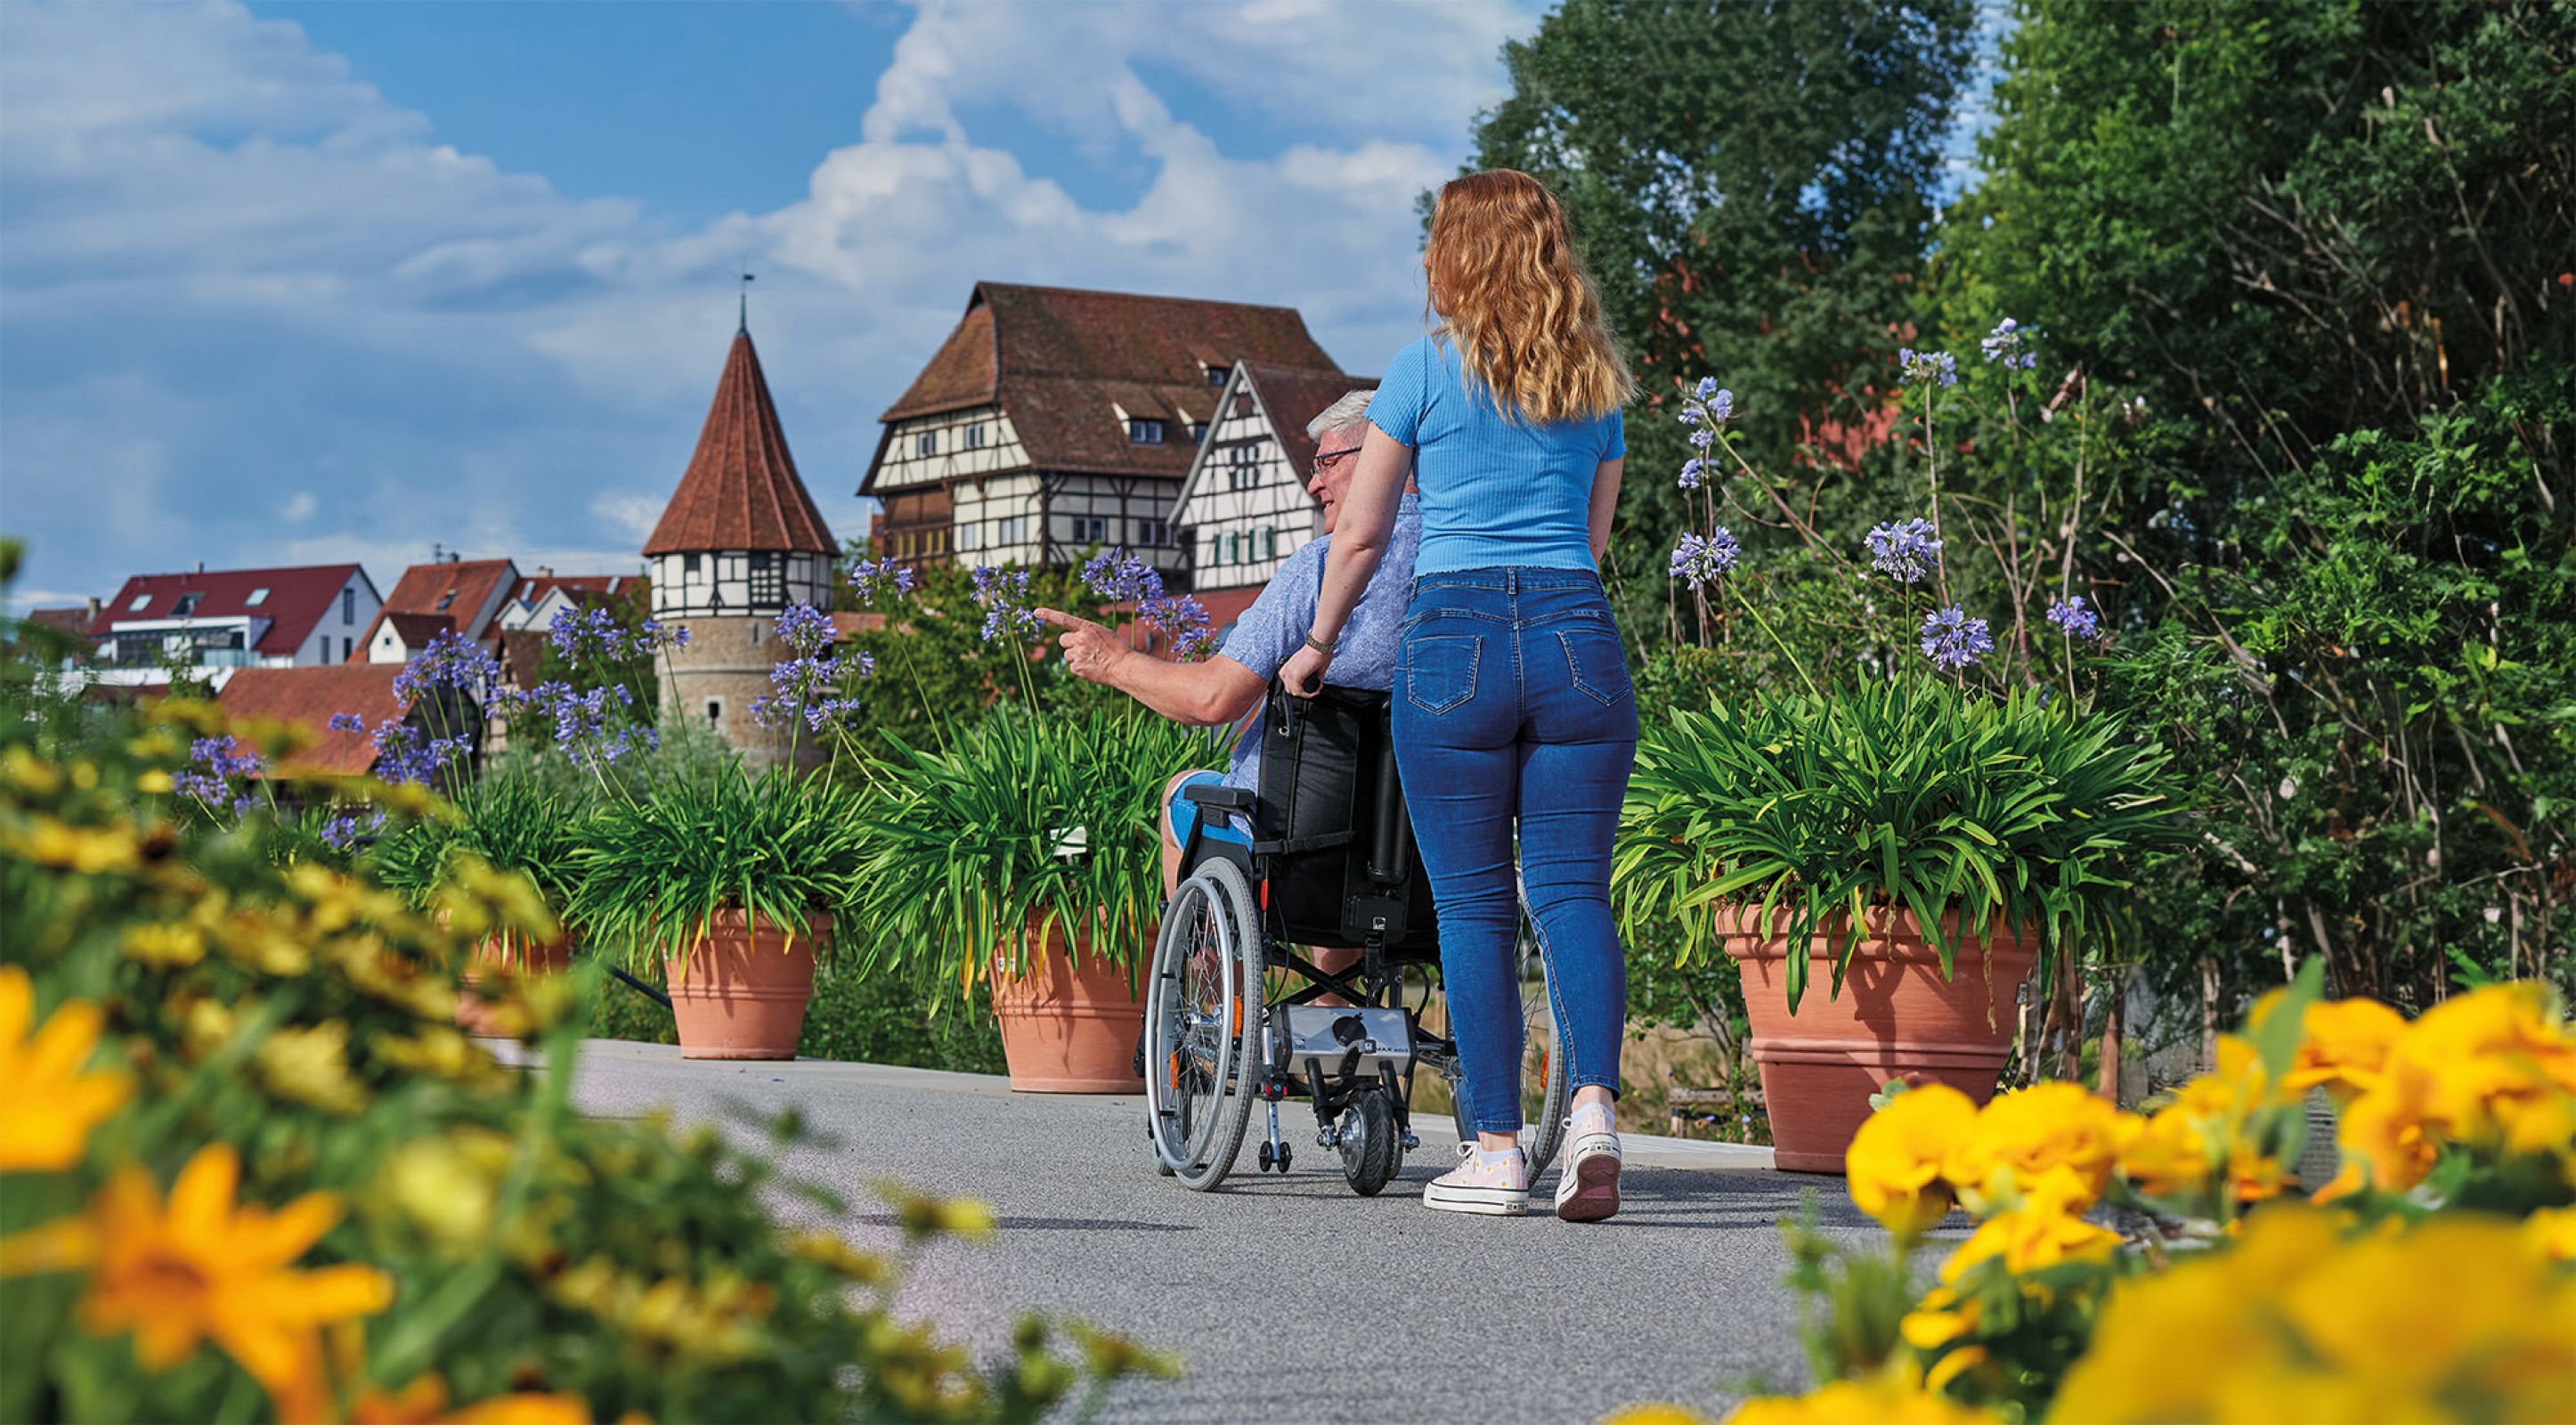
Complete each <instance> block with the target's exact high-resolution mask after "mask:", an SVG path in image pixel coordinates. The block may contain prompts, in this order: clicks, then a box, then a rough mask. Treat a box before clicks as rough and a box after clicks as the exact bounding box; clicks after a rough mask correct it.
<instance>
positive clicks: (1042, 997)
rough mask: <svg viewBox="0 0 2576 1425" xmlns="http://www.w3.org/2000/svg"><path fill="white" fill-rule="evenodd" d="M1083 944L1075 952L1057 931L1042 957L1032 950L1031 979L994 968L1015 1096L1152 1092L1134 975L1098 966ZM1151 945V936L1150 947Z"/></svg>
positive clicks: (1149, 936)
mask: <svg viewBox="0 0 2576 1425" xmlns="http://www.w3.org/2000/svg"><path fill="white" fill-rule="evenodd" d="M1084 939H1085V941H1086V946H1077V947H1075V948H1073V949H1072V950H1071V951H1070V952H1068V949H1067V946H1066V944H1065V936H1064V931H1063V928H1062V927H1061V926H1058V927H1057V928H1056V929H1055V930H1054V931H1053V932H1051V933H1050V934H1049V935H1048V937H1047V943H1046V945H1045V946H1044V948H1043V949H1042V950H1040V949H1035V948H1033V949H1032V950H1031V953H1030V957H1029V960H1030V963H1029V972H1028V973H1027V974H1026V975H1014V974H1011V973H1010V972H1009V970H1008V968H1007V967H1006V965H1005V963H1004V962H1003V961H1002V960H1001V958H1000V957H996V958H995V960H994V964H993V1017H994V1018H995V1019H996V1020H998V1021H1000V1023H1001V1028H1002V1057H1003V1059H1004V1060H1006V1061H1007V1062H1008V1063H1009V1065H1010V1070H1011V1088H1012V1089H1013V1090H1014V1091H1016V1092H1019V1093H1143V1092H1144V1091H1145V1081H1144V1080H1143V1079H1142V1078H1139V1077H1138V1076H1137V1074H1136V1036H1137V1035H1139V1034H1141V1033H1143V1032H1144V1027H1145V1002H1144V1000H1143V999H1141V998H1139V997H1138V993H1137V988H1136V987H1135V986H1131V985H1129V984H1128V982H1127V972H1126V971H1125V970H1122V969H1118V968H1116V967H1114V966H1112V965H1110V964H1108V963H1106V962H1105V961H1102V960H1098V959H1095V958H1093V957H1092V956H1091V955H1090V954H1089V953H1088V950H1087V941H1088V939H1089V937H1084ZM1152 942H1153V932H1152V931H1150V930H1148V931H1147V932H1145V936H1144V942H1143V943H1146V944H1151V943H1152ZM1142 980H1143V976H1142V974H1141V973H1140V974H1139V975H1138V981H1139V983H1140V984H1141V982H1142Z"/></svg>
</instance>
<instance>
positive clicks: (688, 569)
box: [680, 554, 698, 574]
mask: <svg viewBox="0 0 2576 1425" xmlns="http://www.w3.org/2000/svg"><path fill="white" fill-rule="evenodd" d="M680 572H681V573H683V574H695V573H697V572H698V556H696V555H694V554H683V555H681V556H680Z"/></svg>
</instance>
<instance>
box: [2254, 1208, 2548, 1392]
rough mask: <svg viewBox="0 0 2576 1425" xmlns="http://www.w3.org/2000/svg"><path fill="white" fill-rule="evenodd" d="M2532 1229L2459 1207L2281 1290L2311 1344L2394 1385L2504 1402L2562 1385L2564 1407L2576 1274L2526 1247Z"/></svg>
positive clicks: (2359, 1246) (2354, 1247) (2314, 1352)
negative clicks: (2526, 1232)
mask: <svg viewBox="0 0 2576 1425" xmlns="http://www.w3.org/2000/svg"><path fill="white" fill-rule="evenodd" d="M2520 1232H2521V1228H2520V1227H2519V1225H2518V1224H2515V1223H2512V1222H2509V1221H2506V1220H2504V1219H2501V1218H2494V1217H2486V1216H2483V1215H2480V1214H2476V1213H2466V1212H2459V1213H2443V1214H2440V1215H2437V1216H2434V1217H2430V1218H2427V1219H2425V1220H2424V1221H2422V1222H2420V1223H2417V1224H2416V1225H2415V1226H2414V1227H2412V1228H2411V1229H2408V1230H2406V1231H2403V1232H2384V1233H2377V1234H2373V1235H2369V1236H2365V1237H2363V1238H2361V1239H2360V1240H2358V1241H2356V1242H2354V1243H2352V1244H2351V1245H2350V1246H2348V1247H2346V1248H2344V1249H2343V1250H2342V1251H2340V1252H2337V1253H2336V1254H2334V1255H2333V1256H2332V1257H2330V1258H2328V1259H2326V1260H2325V1261H2323V1262H2321V1263H2319V1264H2318V1265H2317V1266H2316V1267H2315V1268H2314V1269H2312V1270H2310V1271H2308V1272H2306V1273H2304V1274H2303V1275H2301V1276H2300V1277H2298V1278H2297V1279H2296V1280H2295V1281H2293V1282H2290V1283H2288V1284H2286V1286H2285V1287H2284V1288H2281V1289H2279V1294H2280V1299H2281V1305H2282V1308H2283V1314H2284V1316H2285V1317H2286V1318H2287V1319H2288V1321H2289V1322H2290V1323H2291V1325H2292V1326H2293V1327H2294V1328H2295V1329H2296V1331H2297V1333H2298V1336H2299V1339H2300V1341H2301V1342H2302V1343H2303V1345H2304V1346H2305V1348H2306V1349H2305V1354H2307V1355H2309V1356H2311V1357H2312V1358H2314V1359H2316V1360H2317V1361H2318V1362H2319V1363H2320V1364H2321V1365H2324V1366H2325V1367H2327V1368H2329V1369H2332V1370H2334V1371H2335V1372H2336V1373H2337V1374H2340V1375H2344V1376H2347V1377H2352V1378H2356V1379H2362V1380H2367V1381H2370V1382H2373V1383H2374V1384H2375V1385H2377V1386H2378V1387H2380V1388H2381V1389H2382V1390H2383V1392H2384V1393H2390V1394H2395V1395H2399V1396H2419V1397H2430V1396H2441V1397H2445V1398H2450V1399H2463V1400H2485V1401H2492V1402H2498V1403H2504V1402H2512V1401H2517V1400H2524V1399H2537V1398H2538V1396H2537V1395H2536V1394H2535V1392H2539V1391H2543V1390H2550V1391H2552V1392H2553V1394H2554V1395H2555V1398H2556V1400H2557V1401H2558V1404H2559V1406H2560V1408H2562V1409H2563V1408H2565V1407H2566V1406H2567V1405H2568V1404H2569V1403H2570V1401H2571V1397H2569V1396H2567V1395H2565V1394H2563V1393H2559V1392H2564V1391H2565V1390H2566V1389H2567V1387H2569V1386H2570V1385H2576V1276H2570V1275H2569V1274H2567V1273H2565V1272H2560V1271H2555V1270H2552V1269H2551V1268H2550V1267H2549V1266H2548V1264H2546V1263H2544V1262H2543V1261H2541V1260H2540V1259H2539V1258H2538V1257H2536V1256H2534V1255H2533V1254H2532V1253H2530V1252H2529V1251H2527V1250H2523V1249H2522V1248H2521V1244H2520V1243H2519V1241H2518V1240H2517V1238H2518V1237H2519V1234H2520ZM2437 1283H2438V1287H2437V1286H2436V1285H2435V1284H2437ZM2465 1413H2466V1414H2467V1415H2468V1417H2469V1418H2472V1419H2479V1418H2483V1419H2508V1418H2533V1417H2528V1416H2520V1415H2519V1412H2517V1411H2515V1410H2513V1409H2511V1408H2505V1409H2494V1408H2488V1409H2476V1410H2470V1411H2467V1412H2465Z"/></svg>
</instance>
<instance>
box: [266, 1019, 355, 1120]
mask: <svg viewBox="0 0 2576 1425" xmlns="http://www.w3.org/2000/svg"><path fill="white" fill-rule="evenodd" d="M251 1062H252V1064H253V1065H254V1066H255V1067H256V1068H257V1069H258V1070H259V1076H260V1080H261V1082H262V1083H264V1084H266V1085H267V1086H268V1091H269V1092H270V1093H273V1094H276V1095H277V1096H278V1097H279V1098H284V1099H292V1100H294V1101H295V1102H297V1103H306V1104H311V1105H312V1106H313V1107H315V1108H318V1109H321V1110H322V1111H323V1112H325V1113H337V1114H342V1115H347V1114H353V1113H356V1112H357V1111H358V1110H360V1109H362V1108H365V1107H366V1106H367V1091H366V1088H365V1087H364V1086H363V1085H361V1084H360V1083H359V1082H358V1081H357V1080H356V1079H355V1078H353V1077H351V1075H350V1073H349V1026H348V1025H347V1024H345V1023H343V1022H341V1021H340V1020H336V1019H335V1020H332V1021H331V1022H329V1023H328V1024H317V1025H314V1026H312V1027H311V1028H309V1029H279V1030H277V1031H275V1032H273V1033H271V1034H270V1035H269V1036H268V1038H267V1039H265V1040H263V1041H261V1043H260V1046H259V1048H258V1049H257V1050H255V1051H253V1052H252V1055H251Z"/></svg>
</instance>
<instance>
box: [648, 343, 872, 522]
mask: <svg viewBox="0 0 2576 1425" xmlns="http://www.w3.org/2000/svg"><path fill="white" fill-rule="evenodd" d="M692 549H699V550H712V549H786V550H801V551H804V552H807V553H813V554H838V553H839V552H840V546H839V545H837V544H835V543H833V542H832V531H831V530H830V529H829V528H828V527H826V526H825V525H824V523H823V514H822V511H820V510H817V509H816V508H814V497H813V496H811V495H809V494H807V493H806V492H805V482H804V481H802V480H800V479H798V478H796V461H795V459H794V458H793V457H791V456H790V455H789V454H788V453H787V434H786V432H784V431H782V430H780V429H779V426H778V407H777V406H776V405H775V404H774V403H772V402H771V400H770V399H769V382H768V380H767V378H765V377H763V376H762V375H761V373H760V356H759V354H758V353H757V352H754V351H753V350H752V349H751V333H750V332H747V331H738V332H735V333H734V338H733V351H732V353H731V354H730V355H728V356H727V357H726V358H725V369H724V377H723V379H721V380H719V381H717V382H716V398H715V402H714V404H712V405H710V406H708V407H707V423H706V425H705V426H704V427H703V428H701V429H700V430H699V432H698V449H697V453H696V454H694V455H691V456H690V457H689V468H688V472H687V473H686V474H683V475H682V476H681V477H680V488H679V489H677V490H675V491H673V492H672V494H671V503H670V504H669V506H667V507H666V508H664V509H663V511H662V522H661V523H660V524H657V525H655V526H653V537H652V538H651V539H648V540H646V541H644V552H645V553H646V554H648V555H650V554H670V553H676V552H679V551H682V550H692Z"/></svg>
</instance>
